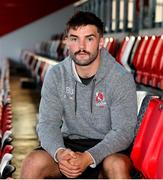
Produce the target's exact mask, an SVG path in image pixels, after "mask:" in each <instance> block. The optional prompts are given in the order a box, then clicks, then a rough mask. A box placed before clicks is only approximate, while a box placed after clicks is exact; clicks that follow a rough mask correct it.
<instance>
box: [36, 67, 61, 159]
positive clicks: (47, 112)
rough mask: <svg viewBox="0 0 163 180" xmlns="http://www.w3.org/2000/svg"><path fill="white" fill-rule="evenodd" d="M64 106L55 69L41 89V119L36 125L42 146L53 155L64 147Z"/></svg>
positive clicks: (46, 77) (46, 78) (51, 70)
mask: <svg viewBox="0 0 163 180" xmlns="http://www.w3.org/2000/svg"><path fill="white" fill-rule="evenodd" d="M62 112H63V107H62V103H61V100H60V98H59V96H58V93H57V86H56V82H55V73H54V69H53V68H51V69H50V70H49V71H48V72H47V73H46V76H45V80H44V83H43V86H42V90H41V101H40V106H39V121H38V123H37V126H36V130H37V133H38V137H39V140H40V143H41V146H42V147H43V148H44V149H45V150H46V151H47V152H48V153H49V154H50V155H51V156H52V157H54V154H55V152H56V150H57V149H58V148H64V147H65V146H64V143H63V137H62V133H61V129H60V128H61V125H62Z"/></svg>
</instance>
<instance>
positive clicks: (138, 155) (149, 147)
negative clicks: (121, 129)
mask: <svg viewBox="0 0 163 180" xmlns="http://www.w3.org/2000/svg"><path fill="white" fill-rule="evenodd" d="M162 120H163V100H161V99H158V98H152V99H151V100H150V102H149V104H147V108H146V110H145V113H144V116H143V118H142V122H141V124H140V128H139V129H138V132H137V134H136V138H135V141H134V145H133V149H132V152H131V156H130V157H131V160H132V161H133V164H134V166H135V168H136V169H138V170H139V171H140V172H142V174H143V175H144V177H145V178H163V173H162V171H161V170H160V167H161V166H163V161H161V159H162V158H163V154H162V148H161V147H163V134H162V131H163V121H162Z"/></svg>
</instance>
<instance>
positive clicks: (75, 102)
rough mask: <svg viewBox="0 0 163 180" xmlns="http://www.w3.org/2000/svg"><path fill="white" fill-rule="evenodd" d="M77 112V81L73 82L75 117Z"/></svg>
mask: <svg viewBox="0 0 163 180" xmlns="http://www.w3.org/2000/svg"><path fill="white" fill-rule="evenodd" d="M76 111H77V81H76V82H75V115H76Z"/></svg>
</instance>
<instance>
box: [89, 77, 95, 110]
mask: <svg viewBox="0 0 163 180" xmlns="http://www.w3.org/2000/svg"><path fill="white" fill-rule="evenodd" d="M95 82H96V79H93V84H92V91H91V101H90V103H91V104H90V106H91V113H92V111H93V94H94V90H95Z"/></svg>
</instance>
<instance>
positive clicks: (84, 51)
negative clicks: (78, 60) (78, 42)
mask: <svg viewBox="0 0 163 180" xmlns="http://www.w3.org/2000/svg"><path fill="white" fill-rule="evenodd" d="M81 52H83V53H86V54H90V53H89V52H88V51H86V50H84V49H83V50H79V51H77V52H75V53H74V54H75V55H77V54H79V53H81Z"/></svg>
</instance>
